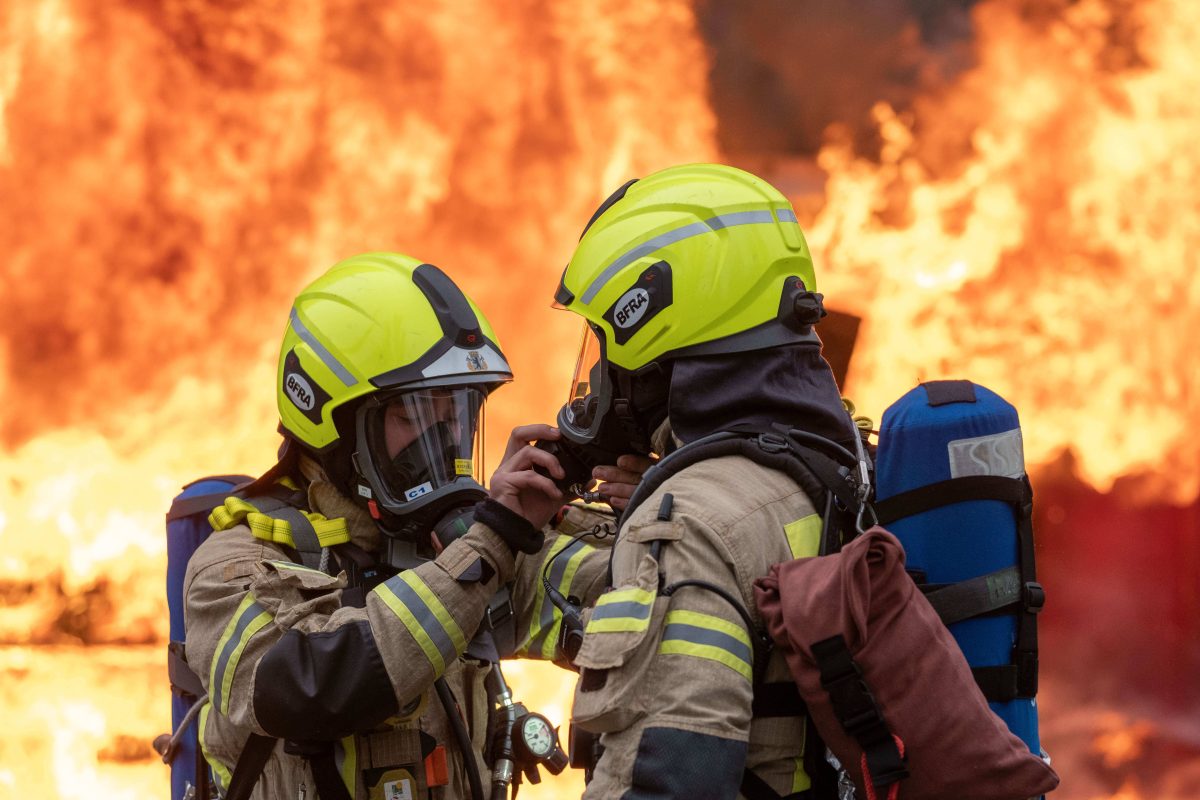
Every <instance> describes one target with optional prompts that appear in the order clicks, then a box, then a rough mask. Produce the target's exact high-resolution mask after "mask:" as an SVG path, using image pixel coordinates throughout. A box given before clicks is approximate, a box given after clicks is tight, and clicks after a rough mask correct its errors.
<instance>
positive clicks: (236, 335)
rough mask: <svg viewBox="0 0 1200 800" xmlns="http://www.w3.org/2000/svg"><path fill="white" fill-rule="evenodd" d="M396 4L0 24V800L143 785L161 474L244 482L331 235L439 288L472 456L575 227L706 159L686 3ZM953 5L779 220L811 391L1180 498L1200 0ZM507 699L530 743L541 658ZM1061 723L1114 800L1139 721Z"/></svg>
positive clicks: (163, 10) (70, 15)
mask: <svg viewBox="0 0 1200 800" xmlns="http://www.w3.org/2000/svg"><path fill="white" fill-rule="evenodd" d="M430 5H435V7H433V8H430V7H429V6H430ZM410 6H412V4H409V5H404V4H391V5H388V6H387V7H383V6H382V5H380V4H367V3H363V4H346V3H332V2H326V3H307V4H280V3H272V2H269V1H268V0H259V1H258V2H246V3H236V4H229V3H204V2H199V1H198V0H197V1H194V2H165V3H135V2H125V3H114V2H101V0H40V1H38V0H28V2H25V3H9V4H6V5H5V6H4V7H3V8H0V191H2V193H3V196H4V197H6V198H9V204H8V207H7V208H6V213H5V214H3V215H0V241H2V242H3V243H4V244H5V246H6V259H5V275H6V277H7V278H8V280H7V281H6V288H5V298H4V314H3V318H2V319H0V393H2V394H3V397H4V398H5V400H4V409H5V413H4V415H3V416H2V417H0V443H2V446H3V450H2V451H0V598H2V602H0V643H2V644H5V645H10V646H9V647H4V648H0V670H2V671H3V675H4V680H0V692H3V696H4V700H5V702H4V703H3V706H4V707H5V708H6V709H10V710H12V713H14V714H16V715H17V717H18V719H17V723H18V724H17V725H15V726H12V727H14V729H16V728H20V729H21V730H28V731H30V732H31V733H30V734H29V735H28V736H24V737H23V738H22V737H18V738H9V734H5V737H4V738H0V797H6V796H39V797H40V796H53V795H55V794H57V795H59V796H65V795H67V794H70V793H72V791H73V790H74V789H77V787H78V786H79V785H80V784H84V785H90V786H98V787H101V789H100V790H101V791H102V793H104V794H105V796H113V797H120V796H139V797H140V796H151V795H161V793H162V790H163V787H164V785H165V781H166V777H165V772H164V769H163V767H162V766H161V765H159V764H156V763H154V761H153V759H152V757H151V756H150V754H149V752H148V750H147V752H146V753H145V756H144V759H143V760H142V761H137V760H136V758H137V756H136V753H135V752H133V750H131V748H130V746H129V743H130V742H132V741H138V740H142V741H146V742H149V740H150V739H151V738H152V737H153V736H154V735H155V734H156V733H159V732H161V731H162V730H164V729H165V726H166V721H165V718H166V698H165V688H164V687H165V674H164V673H165V671H164V670H163V669H162V661H161V659H162V653H161V644H162V643H163V642H164V641H165V639H166V614H165V608H164V605H163V599H162V583H163V579H162V576H163V570H164V564H165V555H164V549H165V548H164V539H163V531H162V514H163V511H164V510H165V508H166V507H167V504H168V502H169V500H170V498H171V496H172V495H174V494H175V492H177V491H178V488H179V486H180V485H181V484H183V483H184V482H186V481H188V480H191V479H193V478H195V477H198V476H201V475H205V474H212V473H226V472H231V471H245V472H252V473H253V472H258V471H261V470H262V469H264V468H265V467H267V466H268V465H269V464H270V461H271V456H272V455H273V452H274V448H275V444H276V435H275V433H274V425H275V412H274V409H273V405H272V404H273V395H272V392H271V389H270V387H271V386H272V383H273V380H274V374H273V362H274V359H275V356H276V348H277V347H278V339H279V336H280V335H281V333H282V330H283V324H284V321H285V319H286V313H287V307H288V303H289V300H290V298H291V296H292V295H293V294H294V293H295V291H296V290H297V289H298V288H299V287H300V286H302V285H303V284H304V283H306V282H307V281H308V280H309V279H311V278H312V277H313V276H315V275H316V274H318V273H319V272H320V271H321V270H323V269H324V268H325V267H327V266H328V265H330V264H332V263H333V262H334V261H336V260H337V259H339V258H341V257H343V256H346V255H348V254H351V253H355V252H361V251H364V250H368V249H377V248H387V249H399V250H403V251H410V252H412V253H413V254H414V255H419V256H421V257H423V258H427V259H429V260H430V261H432V262H433V263H437V264H439V265H441V266H443V267H444V268H445V269H447V270H448V271H449V272H450V273H451V274H452V275H453V276H455V278H456V279H457V280H459V281H460V282H461V283H462V285H463V286H464V288H466V289H467V290H468V291H469V292H470V293H471V294H472V295H473V296H474V297H475V298H476V299H477V301H478V302H479V303H480V304H481V305H482V306H483V308H484V309H485V310H486V311H487V312H488V314H489V316H490V317H491V318H492V321H493V322H494V323H495V325H496V328H497V330H498V331H499V333H500V337H501V340H502V342H503V344H504V346H505V349H506V352H507V353H508V355H509V356H510V360H511V361H512V363H513V365H514V368H515V371H516V373H517V375H518V380H517V383H516V384H515V385H513V386H511V387H507V388H505V389H504V390H503V391H501V392H500V393H499V394H498V395H497V396H496V398H495V400H494V401H493V403H492V407H491V409H490V410H491V412H492V413H491V415H490V418H489V429H488V430H489V440H490V448H489V449H490V451H491V452H492V453H498V452H500V451H501V449H502V448H501V441H502V438H503V436H504V435H505V433H506V432H507V430H508V429H509V428H510V427H511V426H512V425H514V424H517V423H520V422H527V421H529V420H530V419H549V418H551V417H552V414H553V412H554V410H555V408H556V407H557V406H558V404H559V402H560V401H561V397H562V393H561V389H562V385H563V379H564V377H565V376H566V374H567V371H568V370H569V368H570V359H571V356H572V353H571V350H572V349H573V345H574V343H575V341H576V339H575V337H576V334H577V329H576V327H575V322H574V321H573V320H572V319H571V318H570V317H569V316H568V315H559V314H552V313H551V312H549V311H548V310H547V309H546V304H547V300H548V293H549V292H550V291H551V289H552V287H553V285H554V282H555V280H556V279H557V277H558V271H559V269H561V265H562V263H563V261H564V259H565V258H566V257H567V255H568V254H569V252H570V249H571V245H572V243H573V242H574V240H575V237H576V236H577V235H578V230H579V226H580V223H581V222H582V221H583V220H586V219H587V217H588V215H590V213H591V211H592V210H593V208H594V207H595V205H596V204H597V203H598V202H599V200H600V199H601V198H602V197H603V196H604V195H605V194H606V193H607V192H608V191H609V190H611V189H612V188H613V187H615V186H617V185H619V184H620V183H621V182H623V181H624V180H625V179H627V178H628V177H630V176H633V175H638V174H645V173H646V172H648V171H650V170H653V169H655V168H658V167H661V166H665V165H667V164H670V163H678V162H683V161H690V160H708V159H714V158H719V154H718V153H717V152H716V146H715V144H714V127H715V121H714V119H713V116H712V113H711V111H710V109H709V107H708V103H707V99H706V92H707V84H706V70H707V68H708V64H707V59H706V57H705V53H704V49H703V44H702V42H701V39H700V36H699V34H698V33H697V27H696V20H695V16H694V11H693V8H692V4H691V3H690V2H688V1H687V0H656V2H653V3H641V4H638V6H637V9H636V11H634V10H632V8H631V7H630V6H628V5H627V4H621V3H617V2H613V0H606V1H605V2H600V3H589V4H580V3H556V4H544V5H536V6H535V5H529V6H528V7H527V8H519V9H514V8H513V7H512V4H496V3H484V2H474V3H461V2H456V3H449V2H447V3H441V4H422V7H421V8H420V9H417V8H415V7H410ZM973 13H974V18H975V30H976V39H977V41H976V53H977V63H976V65H975V66H974V67H973V68H971V69H970V70H968V71H967V72H966V73H964V74H962V75H960V76H959V77H958V78H957V79H955V80H954V82H953V83H951V84H949V85H947V86H945V87H944V88H943V89H942V90H941V91H939V92H936V93H931V94H929V95H927V96H926V97H924V98H922V99H921V100H920V101H919V102H918V103H917V104H916V105H915V106H914V108H913V109H912V110H911V111H908V112H903V113H901V112H897V111H896V110H894V109H892V108H890V107H889V106H887V105H884V104H880V105H878V106H876V108H875V110H874V118H875V121H876V123H877V125H878V130H879V141H880V151H879V153H878V158H877V159H865V158H862V157H860V156H858V155H856V154H855V153H854V152H853V151H852V149H851V147H850V145H849V144H848V143H846V142H843V141H842V140H840V139H839V138H838V137H837V136H836V132H835V135H834V136H833V137H832V138H831V139H830V143H829V145H828V146H827V147H826V148H825V149H824V150H823V151H822V153H821V155H820V159H819V163H820V166H821V168H822V169H823V170H824V171H825V173H826V176H827V181H826V186H825V197H824V200H823V202H819V203H815V204H814V203H813V202H812V199H811V198H803V199H804V200H805V202H803V203H798V204H797V205H798V207H799V208H801V209H802V210H803V209H804V208H813V209H819V210H817V211H815V213H814V214H813V216H812V219H811V220H809V224H807V225H806V231H807V232H808V235H809V239H810V242H811V243H812V245H813V249H814V256H815V258H816V260H817V265H818V272H819V275H820V276H821V287H820V288H821V289H822V291H824V292H825V293H826V295H827V296H828V297H829V298H830V304H831V305H833V306H835V307H837V308H839V309H842V310H846V311H850V312H854V313H858V314H860V315H862V316H863V317H864V320H865V323H864V327H863V329H862V332H861V335H860V339H859V343H858V349H857V351H856V353H855V358H854V361H853V362H852V367H851V374H850V380H849V387H848V388H849V393H850V394H851V395H852V396H853V397H854V398H855V400H856V401H857V402H858V404H859V406H860V408H863V409H868V410H871V411H873V412H875V413H876V414H877V413H878V412H879V411H880V410H882V409H883V408H884V407H885V406H886V405H887V404H888V403H890V402H891V401H892V400H893V399H894V398H896V397H898V396H899V395H901V394H902V393H903V392H904V391H906V390H907V389H908V388H910V387H911V386H912V385H913V383H914V382H915V381H917V380H919V379H932V378H938V377H963V376H968V377H971V378H973V379H974V380H977V381H979V382H981V383H983V384H986V385H988V386H990V387H991V388H993V389H995V390H997V391H999V392H1001V393H1002V394H1003V395H1005V396H1006V397H1007V398H1009V399H1010V400H1011V401H1012V402H1014V404H1015V405H1016V406H1017V407H1018V408H1019V409H1020V410H1021V412H1022V421H1023V425H1024V429H1025V436H1026V450H1027V457H1028V459H1029V461H1030V462H1031V464H1034V465H1044V464H1046V463H1049V462H1051V461H1053V460H1055V459H1056V458H1057V457H1058V456H1059V455H1060V454H1062V453H1063V452H1065V451H1068V450H1069V451H1071V452H1072V453H1073V454H1074V455H1075V458H1076V466H1077V469H1078V470H1079V472H1080V474H1081V476H1082V477H1083V478H1084V479H1086V480H1088V481H1089V482H1091V483H1092V484H1093V485H1095V486H1096V487H1098V488H1099V489H1101V490H1106V489H1108V488H1109V487H1111V486H1112V485H1113V484H1114V482H1115V481H1116V480H1117V479H1118V478H1120V477H1122V476H1130V475H1140V476H1141V477H1142V482H1141V484H1140V485H1141V486H1142V487H1143V488H1144V489H1145V491H1146V496H1152V497H1155V498H1158V499H1166V500H1174V501H1181V502H1182V501H1192V500H1194V499H1195V498H1196V497H1197V494H1198V493H1200V451H1197V448H1195V447H1194V446H1189V444H1188V442H1189V438H1188V434H1189V430H1188V425H1189V423H1190V421H1192V420H1195V419H1197V418H1200V367H1198V366H1197V365H1196V361H1195V360H1194V359H1193V358H1191V357H1190V356H1191V353H1190V352H1189V350H1188V348H1189V345H1190V339H1191V338H1193V335H1194V334H1195V333H1196V331H1198V330H1200V282H1198V281H1196V280H1195V279H1194V278H1193V277H1192V275H1191V263H1190V262H1191V260H1192V259H1191V254H1192V253H1194V252H1196V251H1197V249H1200V248H1198V245H1200V228H1198V227H1197V226H1196V224H1195V218H1196V213H1195V212H1196V208H1197V205H1198V200H1200V198H1198V197H1197V191H1198V190H1197V188H1196V187H1197V186H1200V181H1198V180H1197V176H1198V174H1200V156H1198V155H1197V154H1196V152H1195V148H1194V140H1195V132H1196V130H1197V124H1198V123H1200V100H1198V99H1197V98H1200V91H1197V90H1198V89H1200V85H1198V84H1200V70H1198V69H1197V67H1196V63H1197V62H1196V59H1195V56H1194V53H1195V51H1196V42H1197V41H1200V8H1197V7H1196V5H1195V4H1194V3H1192V2H1190V0H1141V2H1132V0H1128V1H1127V0H1079V1H1078V2H1067V0H1055V1H1054V2H1048V3H1030V2H1022V0H985V1H984V2H981V3H980V4H979V5H978V6H976V8H975V10H974V12H973ZM31 642H34V643H39V644H46V645H77V644H80V643H91V644H94V643H111V644H121V645H126V646H125V647H121V648H111V649H110V648H100V649H92V650H86V651H83V650H80V649H78V648H64V649H59V648H57V647H45V648H36V649H33V648H27V647H23V646H22V645H26V644H28V643H31ZM11 645H16V646H15V647H14V646H11ZM509 674H510V676H511V678H512V681H513V683H514V685H515V686H516V688H517V691H518V694H519V696H520V697H521V699H522V700H524V701H525V702H527V703H528V704H529V705H530V706H531V707H535V708H538V709H539V710H542V711H543V712H545V713H547V714H548V715H549V716H550V717H551V719H553V720H554V721H555V722H556V723H562V722H563V721H564V720H565V716H566V707H565V700H564V698H565V697H567V696H568V695H567V692H568V687H569V686H570V685H571V682H572V676H571V675H570V674H569V673H565V672H564V673H559V672H555V671H552V670H550V669H549V668H545V667H540V666H537V665H524V664H522V665H514V666H513V667H511V668H510V671H509ZM123 681H124V682H123ZM64 686H66V687H69V691H67V690H64V689H63V687H64ZM29 698H42V699H41V700H40V701H39V700H30V699H29ZM1094 730H1096V727H1095V726H1094V725H1092V723H1090V722H1089V723H1087V724H1086V725H1081V727H1080V729H1079V732H1078V735H1079V736H1081V737H1083V738H1084V739H1085V744H1084V745H1081V747H1082V748H1084V749H1086V747H1087V746H1088V743H1093V744H1094V750H1093V752H1091V754H1090V756H1085V755H1080V756H1078V757H1077V758H1075V759H1073V760H1071V761H1069V762H1068V763H1069V764H1072V765H1073V764H1075V763H1077V762H1078V763H1085V761H1086V758H1088V757H1090V758H1092V759H1093V760H1095V761H1097V762H1098V763H1100V764H1101V765H1102V766H1103V768H1104V769H1106V770H1110V772H1111V775H1109V774H1108V773H1106V776H1107V777H1112V776H1116V777H1115V778H1114V780H1113V781H1112V782H1111V783H1109V784H1108V791H1107V793H1106V794H1104V795H1100V794H1095V793H1094V792H1091V790H1090V789H1089V790H1088V791H1089V793H1092V794H1095V796H1096V797H1101V796H1104V797H1108V798H1110V800H1118V798H1119V799H1120V800H1128V799H1129V798H1134V797H1140V796H1141V795H1140V794H1139V791H1140V789H1139V787H1140V784H1139V783H1137V782H1135V781H1132V780H1130V779H1128V778H1126V777H1124V776H1125V775H1126V773H1125V772H1122V770H1125V769H1132V768H1133V767H1134V765H1136V764H1137V763H1138V761H1139V759H1140V758H1142V756H1143V755H1144V753H1145V752H1148V751H1149V750H1151V749H1152V748H1148V747H1147V748H1145V750H1143V746H1144V744H1145V742H1146V739H1147V737H1148V736H1149V733H1147V732H1146V731H1145V730H1143V729H1140V728H1137V726H1136V725H1134V726H1132V727H1128V726H1127V727H1118V728H1114V729H1112V730H1109V729H1107V728H1105V729H1103V730H1102V732H1101V733H1099V734H1097V736H1096V738H1095V739H1094V740H1093V739H1092V737H1091V733H1092V732H1094ZM14 736H15V734H14ZM102 754H103V755H104V757H103V758H101V755H102ZM130 759H134V760H133V761H130ZM1064 777H1065V778H1067V776H1066V775H1065V773H1064ZM570 780H571V781H573V782H572V783H567V784H564V783H561V782H550V783H548V784H543V785H542V786H541V787H532V788H529V787H527V788H526V789H524V790H523V792H522V794H523V795H524V794H525V793H526V792H527V793H528V794H529V795H530V797H537V796H539V794H538V792H539V790H540V791H541V792H542V794H541V795H540V796H569V795H570V794H571V793H572V792H573V791H577V789H578V785H577V783H578V778H577V776H575V777H572V778H571V779H570ZM1069 786H1070V781H1069V778H1067V780H1066V781H1065V783H1064V789H1063V790H1062V791H1060V793H1059V794H1063V795H1064V796H1066V794H1065V793H1066V792H1068V791H1070V788H1069ZM1163 786H1164V787H1165V788H1164V792H1165V793H1162V794H1160V795H1158V796H1163V797H1166V796H1168V795H1169V794H1170V792H1171V791H1172V788H1173V784H1170V783H1165V784H1164V785H1163ZM1179 786H1180V787H1182V786H1183V784H1179ZM131 787H133V788H131ZM1081 791H1082V790H1081ZM1177 794H1178V796H1179V797H1182V796H1185V793H1184V790H1183V788H1179V790H1178V793H1177Z"/></svg>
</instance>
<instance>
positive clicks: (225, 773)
mask: <svg viewBox="0 0 1200 800" xmlns="http://www.w3.org/2000/svg"><path fill="white" fill-rule="evenodd" d="M211 709H212V703H208V702H206V703H205V704H204V705H203V706H202V707H201V708H200V719H199V721H198V723H197V724H198V725H199V726H200V727H199V729H198V732H197V739H198V741H199V742H200V752H201V753H203V754H204V760H205V761H207V762H208V765H209V766H210V767H212V771H213V779H214V780H216V782H217V788H218V789H220V791H221V794H225V790H226V789H228V788H229V781H230V779H231V778H232V777H233V774H232V773H230V771H229V768H228V767H226V766H225V765H224V764H222V763H221V762H220V761H218V760H217V759H215V758H213V756H212V755H211V754H210V753H209V752H208V745H206V744H205V743H204V731H205V730H206V729H207V728H208V712H209V711H210V710H211Z"/></svg>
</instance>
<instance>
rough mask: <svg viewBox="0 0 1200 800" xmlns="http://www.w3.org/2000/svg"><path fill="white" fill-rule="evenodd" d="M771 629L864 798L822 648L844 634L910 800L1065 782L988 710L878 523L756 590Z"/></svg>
mask: <svg viewBox="0 0 1200 800" xmlns="http://www.w3.org/2000/svg"><path fill="white" fill-rule="evenodd" d="M754 593H755V602H756V603H757V605H758V608H759V611H760V612H761V613H762V615H763V617H764V619H765V620H766V623H767V630H768V631H769V633H770V634H771V637H772V638H773V639H774V640H775V643H776V646H778V647H779V648H780V649H781V650H782V651H783V653H784V656H785V658H786V659H787V663H788V667H789V669H790V670H791V673H792V678H793V679H794V680H795V681H796V684H797V686H798V687H799V688H800V694H801V696H802V697H803V698H804V702H805V703H806V704H807V705H808V710H809V713H810V714H811V715H812V718H813V722H814V723H815V724H816V726H817V730H818V731H819V732H820V734H821V737H822V738H823V739H824V740H825V743H826V744H827V745H828V747H829V749H830V750H832V751H833V753H834V755H836V756H837V757H838V759H839V760H840V761H841V763H842V765H843V766H844V767H845V768H846V769H847V771H848V772H849V773H850V776H851V777H852V778H853V779H854V782H855V784H856V786H857V787H858V790H859V796H860V797H866V796H867V795H866V792H865V788H864V786H863V776H862V771H861V769H860V763H861V761H862V756H863V752H862V749H861V748H860V747H859V745H858V743H857V742H856V741H855V739H854V738H853V737H852V736H850V735H849V734H848V733H847V732H846V731H845V730H844V729H843V728H842V725H841V724H840V723H839V722H838V719H837V716H836V714H835V713H834V709H833V704H832V702H831V700H830V697H829V694H828V693H827V692H826V691H825V689H823V688H822V686H821V673H820V669H819V667H818V665H817V660H816V658H815V657H814V655H813V651H812V646H813V645H814V644H816V643H818V642H822V641H825V640H828V639H831V638H832V637H835V636H839V635H840V636H841V637H842V638H843V639H844V640H845V643H846V646H847V649H848V650H849V652H850V655H851V656H852V657H853V659H854V661H855V662H857V664H858V665H859V668H860V669H861V671H862V675H863V679H864V681H865V683H866V684H867V686H868V687H869V688H870V690H871V692H872V694H873V695H874V697H875V699H876V701H877V704H878V706H879V708H880V709H881V711H882V714H883V718H884V722H885V724H886V726H887V728H888V730H889V731H890V732H891V733H893V734H895V735H896V736H898V737H899V738H900V739H901V740H902V741H903V743H904V755H905V760H906V762H907V767H908V770H909V777H907V778H904V779H903V780H901V781H900V784H899V787H900V791H899V798H900V800H962V798H971V800H1026V799H1027V798H1031V797H1037V796H1039V795H1042V794H1045V793H1046V792H1049V791H1052V790H1053V789H1054V788H1055V787H1056V786H1058V775H1057V774H1055V772H1054V770H1052V769H1051V768H1050V766H1049V765H1048V764H1047V763H1046V762H1045V761H1043V760H1042V759H1041V758H1040V757H1038V756H1036V755H1034V754H1033V753H1030V752H1029V748H1027V747H1026V746H1025V744H1024V743H1023V742H1022V741H1021V740H1020V739H1018V738H1017V737H1016V736H1014V735H1013V734H1012V733H1011V732H1010V731H1009V730H1008V727H1007V726H1006V725H1005V724H1004V722H1003V720H1001V719H1000V718H999V717H997V716H996V715H995V714H993V713H992V711H991V709H989V708H988V705H987V700H986V699H985V698H984V696H983V693H982V692H980V690H979V687H978V686H977V685H976V683H975V680H974V678H972V677H971V668H970V667H969V666H968V665H967V661H966V659H965V658H964V657H963V654H962V651H960V650H959V649H958V645H957V644H955V642H954V638H953V637H952V636H951V635H950V632H949V631H948V630H946V626H945V625H943V624H942V622H941V620H940V619H939V618H938V615H937V612H935V611H934V610H933V607H932V606H930V605H929V602H928V601H927V600H926V599H925V597H924V596H923V595H922V594H921V592H920V590H919V589H918V588H917V586H916V584H915V583H913V581H912V579H911V578H910V577H909V576H908V574H907V573H905V571H904V548H903V547H902V546H901V545H900V542H899V541H898V540H897V539H896V537H894V536H892V535H891V534H890V533H888V532H887V531H885V530H884V529H883V528H879V527H875V528H872V529H871V530H869V531H867V532H866V533H864V534H863V535H862V536H859V537H858V538H857V539H855V540H854V541H852V542H850V544H848V545H846V547H845V548H843V549H842V551H841V552H840V553H836V554H833V555H828V556H820V557H817V558H801V559H796V560H795V561H789V562H785V563H782V564H776V565H774V566H773V567H771V572H770V574H769V575H767V576H766V577H763V578H760V579H759V580H758V581H756V582H755V585H754Z"/></svg>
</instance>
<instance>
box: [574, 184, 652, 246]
mask: <svg viewBox="0 0 1200 800" xmlns="http://www.w3.org/2000/svg"><path fill="white" fill-rule="evenodd" d="M637 182H638V179H637V178H631V179H629V180H627V181H625V183H623V184H622V185H621V186H619V187H617V190H616V191H615V192H613V193H612V194H610V195H609V196H608V199H606V200H605V201H604V202H603V203H601V204H600V207H599V208H597V209H596V211H595V212H594V213H593V214H592V218H591V219H589V220H588V221H587V225H584V226H583V230H582V231H580V232H579V239H580V241H583V237H584V234H586V233H587V232H588V229H590V228H591V227H592V226H593V225H595V224H596V220H598V219H600V217H602V216H604V212H605V211H608V210H609V209H610V208H612V207H613V205H615V204H616V202H617V201H618V200H620V199H621V198H622V197H624V196H625V193H626V192H628V191H629V187H630V186H633V185H634V184H635V183H637Z"/></svg>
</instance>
